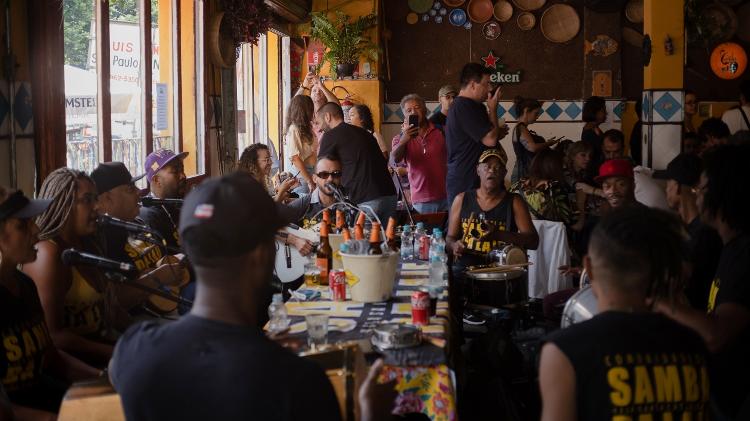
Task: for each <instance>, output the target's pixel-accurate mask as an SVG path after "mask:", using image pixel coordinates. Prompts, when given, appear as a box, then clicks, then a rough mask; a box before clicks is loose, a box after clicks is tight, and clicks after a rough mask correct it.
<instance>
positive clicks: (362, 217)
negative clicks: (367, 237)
mask: <svg viewBox="0 0 750 421" xmlns="http://www.w3.org/2000/svg"><path fill="white" fill-rule="evenodd" d="M357 225H359V226H361V227H363V228H364V226H365V213H364V212H360V213H359V216H358V217H357Z"/></svg>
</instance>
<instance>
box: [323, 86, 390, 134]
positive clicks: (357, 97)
mask: <svg viewBox="0 0 750 421" xmlns="http://www.w3.org/2000/svg"><path fill="white" fill-rule="evenodd" d="M325 85H326V88H328V89H332V90H333V89H334V86H341V87H344V88H345V89H346V90H347V91H349V93H350V94H351V95H352V96H351V101H352V102H354V103H355V104H365V105H367V107H368V108H370V111H371V112H372V120H373V122H374V123H375V130H379V127H380V123H381V120H382V116H383V101H384V99H385V98H384V94H383V84H382V83H380V81H378V80H327V81H325ZM333 92H334V93H335V94H336V97H338V98H339V99H340V100H343V99H344V97H345V96H346V92H344V90H343V89H335V90H334V91H333Z"/></svg>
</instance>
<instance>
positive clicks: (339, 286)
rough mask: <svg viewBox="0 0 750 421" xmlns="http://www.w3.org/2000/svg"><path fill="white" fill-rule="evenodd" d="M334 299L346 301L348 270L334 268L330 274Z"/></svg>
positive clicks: (330, 284) (329, 278) (329, 279)
mask: <svg viewBox="0 0 750 421" xmlns="http://www.w3.org/2000/svg"><path fill="white" fill-rule="evenodd" d="M328 285H329V287H330V289H331V300H332V301H346V272H344V271H343V270H338V269H332V270H331V271H330V272H329V275H328Z"/></svg>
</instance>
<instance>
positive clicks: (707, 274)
mask: <svg viewBox="0 0 750 421" xmlns="http://www.w3.org/2000/svg"><path fill="white" fill-rule="evenodd" d="M702 170H703V161H702V160H701V159H700V158H699V157H698V155H694V154H685V153H683V154H680V155H677V157H675V159H673V160H672V161H671V162H670V163H669V164H668V165H667V169H666V170H663V171H654V178H657V179H663V180H667V188H666V193H667V194H666V198H667V204H669V207H670V209H672V210H674V211H675V212H677V213H678V214H679V216H680V219H681V220H682V222H683V224H685V227H686V228H687V231H688V235H689V236H690V239H689V241H688V253H689V254H688V258H687V263H688V264H689V266H690V271H689V272H690V274H689V276H688V277H687V279H686V280H685V295H686V296H687V299H688V301H689V302H690V305H692V306H693V308H694V309H697V310H704V309H705V308H706V304H707V302H708V292H709V289H710V287H711V281H713V279H714V275H715V274H716V267H717V266H718V264H719V256H720V255H721V248H722V244H721V238H720V237H719V234H718V233H716V230H715V229H713V228H711V227H709V226H708V225H706V224H704V223H703V222H701V220H700V216H699V213H698V205H697V204H696V203H695V193H694V192H693V189H694V188H695V187H696V186H697V185H698V182H699V181H700V178H701V171H702Z"/></svg>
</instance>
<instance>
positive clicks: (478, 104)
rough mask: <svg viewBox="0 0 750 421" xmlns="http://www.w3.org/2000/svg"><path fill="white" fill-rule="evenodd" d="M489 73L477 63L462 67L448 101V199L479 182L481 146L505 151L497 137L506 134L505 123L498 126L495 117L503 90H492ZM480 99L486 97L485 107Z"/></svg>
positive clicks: (446, 138)
mask: <svg viewBox="0 0 750 421" xmlns="http://www.w3.org/2000/svg"><path fill="white" fill-rule="evenodd" d="M490 75H492V70H491V69H490V68H488V67H484V66H482V65H481V64H478V63H468V64H466V65H465V66H464V68H463V69H462V70H461V88H460V91H459V93H458V96H457V97H456V98H455V99H454V100H453V104H451V107H450V110H449V112H448V121H449V122H450V123H449V124H448V125H447V127H446V130H445V140H446V145H447V150H448V172H447V177H446V187H447V195H448V203H452V202H453V199H454V198H455V197H456V195H457V194H459V193H462V192H464V191H467V190H471V189H472V188H474V187H476V186H477V185H478V178H477V174H476V171H475V165H476V162H477V160H479V156H480V155H481V154H482V152H483V151H484V150H486V149H489V148H496V149H499V150H500V151H502V153H503V154H505V151H503V149H502V146H500V139H502V138H504V137H505V136H506V135H507V134H508V126H507V125H503V126H499V125H498V121H497V102H498V100H499V99H500V96H501V95H502V90H501V89H500V88H496V89H495V90H494V91H493V90H492V87H491V86H490ZM483 101H487V107H486V108H485V106H484V104H482V102H483ZM506 158H507V155H506Z"/></svg>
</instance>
